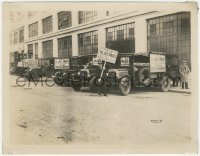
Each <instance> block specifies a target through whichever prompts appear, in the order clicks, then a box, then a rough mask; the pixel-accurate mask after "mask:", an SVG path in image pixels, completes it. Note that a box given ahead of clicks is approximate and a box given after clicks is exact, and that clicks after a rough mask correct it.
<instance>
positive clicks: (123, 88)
mask: <svg viewBox="0 0 200 156" xmlns="http://www.w3.org/2000/svg"><path fill="white" fill-rule="evenodd" d="M130 90H131V80H130V78H129V77H123V78H121V80H120V82H119V91H120V93H121V94H122V95H123V96H126V95H128V94H129V93H130Z"/></svg>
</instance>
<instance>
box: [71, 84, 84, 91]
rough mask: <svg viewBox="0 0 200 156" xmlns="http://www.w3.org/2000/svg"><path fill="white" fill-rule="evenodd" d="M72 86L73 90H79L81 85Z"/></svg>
mask: <svg viewBox="0 0 200 156" xmlns="http://www.w3.org/2000/svg"><path fill="white" fill-rule="evenodd" d="M72 88H73V89H74V90H75V91H79V90H81V88H82V86H81V85H80V86H72Z"/></svg>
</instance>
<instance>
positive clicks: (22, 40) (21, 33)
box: [19, 30, 24, 42]
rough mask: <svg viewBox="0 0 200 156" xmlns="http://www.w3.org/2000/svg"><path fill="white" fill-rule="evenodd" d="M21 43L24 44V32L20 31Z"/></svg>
mask: <svg viewBox="0 0 200 156" xmlns="http://www.w3.org/2000/svg"><path fill="white" fill-rule="evenodd" d="M19 42H24V30H20V31H19Z"/></svg>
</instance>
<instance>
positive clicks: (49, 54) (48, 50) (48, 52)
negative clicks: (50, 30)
mask: <svg viewBox="0 0 200 156" xmlns="http://www.w3.org/2000/svg"><path fill="white" fill-rule="evenodd" d="M42 54H43V58H53V40H49V41H44V42H42Z"/></svg>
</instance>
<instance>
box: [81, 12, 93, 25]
mask: <svg viewBox="0 0 200 156" xmlns="http://www.w3.org/2000/svg"><path fill="white" fill-rule="evenodd" d="M78 17H79V24H82V23H86V22H90V21H93V20H94V19H96V18H97V11H79V12H78Z"/></svg>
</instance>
